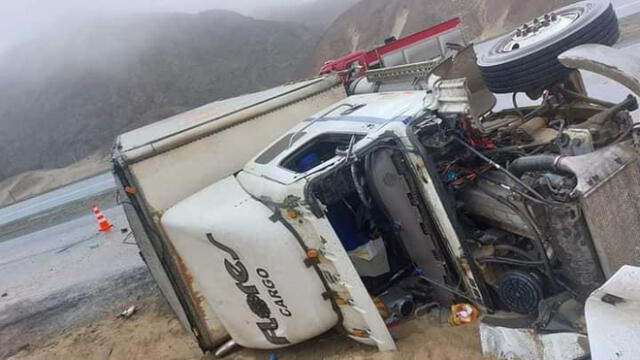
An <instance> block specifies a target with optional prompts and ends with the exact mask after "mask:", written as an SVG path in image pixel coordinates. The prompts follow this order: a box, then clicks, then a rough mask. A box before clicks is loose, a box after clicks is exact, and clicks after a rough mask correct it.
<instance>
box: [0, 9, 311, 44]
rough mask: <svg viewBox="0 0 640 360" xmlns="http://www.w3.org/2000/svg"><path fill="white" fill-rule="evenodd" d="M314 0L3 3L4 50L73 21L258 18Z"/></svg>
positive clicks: (1, 40) (1, 37) (0, 28)
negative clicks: (232, 14) (151, 15)
mask: <svg viewBox="0 0 640 360" xmlns="http://www.w3.org/2000/svg"><path fill="white" fill-rule="evenodd" d="M308 2H312V0H2V1H0V34H2V35H0V51H3V50H6V49H7V48H9V47H11V46H13V45H17V44H19V43H21V42H24V41H28V40H29V39H31V38H33V37H35V36H38V35H40V34H41V33H43V32H49V31H54V29H55V28H56V27H60V26H65V25H66V24H68V23H69V22H76V21H81V20H86V19H87V18H91V17H93V16H96V15H100V16H104V15H110V14H114V15H118V14H132V13H148V12H189V13H194V12H200V11H204V10H210V9H225V10H233V11H237V12H240V13H242V14H245V15H250V16H252V15H256V14H257V13H258V12H259V11H260V9H263V8H268V7H274V6H275V7H279V6H291V5H299V4H304V3H308Z"/></svg>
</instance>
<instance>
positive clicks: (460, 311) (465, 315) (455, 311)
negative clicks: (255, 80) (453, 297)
mask: <svg viewBox="0 0 640 360" xmlns="http://www.w3.org/2000/svg"><path fill="white" fill-rule="evenodd" d="M479 314H480V310H478V308H477V307H475V306H473V305H471V304H467V303H461V304H453V305H451V317H450V318H449V324H451V325H454V326H458V325H464V324H471V323H473V322H474V321H476V320H477V319H478V315H479Z"/></svg>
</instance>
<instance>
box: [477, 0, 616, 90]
mask: <svg viewBox="0 0 640 360" xmlns="http://www.w3.org/2000/svg"><path fill="white" fill-rule="evenodd" d="M543 23H546V24H548V25H547V26H540V24H543ZM524 26H527V27H528V28H529V29H535V28H536V27H538V30H537V31H533V32H531V33H529V34H525V35H522V34H523V33H524V29H525V28H524ZM518 33H519V35H518ZM619 36H620V30H619V27H618V18H617V16H616V14H615V11H614V10H613V6H612V5H611V4H610V3H609V2H605V1H601V0H587V1H582V2H578V3H575V4H572V5H569V6H566V7H563V8H561V9H558V10H555V11H553V12H552V13H549V14H547V15H545V16H542V17H540V18H537V19H536V20H535V23H534V22H533V21H532V22H530V23H528V24H526V25H523V26H522V27H519V28H518V29H516V30H514V31H512V32H510V33H508V34H505V35H501V36H498V37H496V38H493V39H491V40H488V41H485V42H483V43H480V44H477V45H475V51H476V54H477V58H478V60H477V63H478V67H479V68H480V72H481V73H482V77H483V78H484V80H485V83H486V84H487V87H488V88H489V90H491V91H493V92H494V93H512V92H528V93H539V92H540V90H543V89H546V88H548V87H550V86H552V85H554V84H556V83H558V82H560V81H563V80H565V79H566V77H567V74H568V73H569V69H567V68H565V67H564V66H563V65H562V64H560V62H559V61H558V55H560V54H561V53H563V52H564V51H566V50H568V49H571V48H573V47H576V46H578V45H582V44H590V43H593V44H603V45H613V44H615V43H616V41H618V37H619Z"/></svg>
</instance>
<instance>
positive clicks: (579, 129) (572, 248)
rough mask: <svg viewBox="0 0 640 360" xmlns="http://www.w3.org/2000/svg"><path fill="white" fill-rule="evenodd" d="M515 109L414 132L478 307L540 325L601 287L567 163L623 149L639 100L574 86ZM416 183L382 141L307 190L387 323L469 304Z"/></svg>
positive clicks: (399, 152)
mask: <svg viewBox="0 0 640 360" xmlns="http://www.w3.org/2000/svg"><path fill="white" fill-rule="evenodd" d="M514 105H515V106H514V108H513V109H510V110H505V111H502V112H498V113H488V114H485V115H484V116H483V117H482V118H480V119H472V118H471V117H470V116H468V115H466V114H460V113H438V112H432V113H428V114H426V115H425V116H423V117H422V118H421V119H418V120H417V121H414V122H413V123H412V124H410V125H409V126H410V127H411V129H410V131H411V132H413V134H414V135H415V137H416V139H418V141H419V145H418V146H420V147H422V148H423V149H424V150H425V152H426V154H428V157H429V159H428V162H430V163H431V164H432V166H433V167H434V169H435V171H437V173H438V174H437V178H438V179H439V181H440V182H441V185H442V186H443V188H444V189H445V194H444V197H445V199H443V201H445V202H447V203H448V204H449V205H450V207H451V208H452V209H454V211H455V217H456V218H457V219H456V222H457V224H459V226H460V229H459V230H460V232H461V233H462V234H464V239H463V241H464V243H465V249H466V251H465V252H466V254H465V257H466V260H467V261H470V262H472V263H473V269H474V271H475V272H476V274H475V276H476V277H477V278H478V279H480V281H481V282H482V288H483V289H484V292H485V294H483V295H484V298H485V301H484V303H483V304H479V305H481V306H483V307H484V308H485V309H486V310H487V311H488V312H495V311H505V312H510V313H517V314H521V315H523V316H525V317H527V318H529V319H530V320H531V321H534V320H535V321H536V324H537V325H536V326H538V327H539V328H545V327H547V326H551V325H549V323H550V319H549V317H548V316H547V315H548V314H549V311H550V310H549V309H552V308H554V307H556V308H557V307H558V306H560V304H562V303H564V302H566V300H567V299H573V300H574V301H575V302H576V303H578V304H579V303H581V302H582V301H584V299H586V297H587V296H588V295H589V294H590V293H591V292H592V291H593V290H594V289H596V288H597V287H599V286H600V285H601V284H602V283H603V282H604V280H605V276H604V274H603V271H602V269H601V266H600V263H599V260H598V256H597V254H596V250H595V249H594V245H593V241H592V238H591V233H590V230H589V227H588V226H587V223H586V221H585V218H584V216H583V214H582V212H581V208H580V203H579V202H580V199H579V198H578V196H577V194H576V187H577V184H578V179H577V177H576V175H575V174H574V173H573V172H572V169H571V167H570V166H567V165H566V162H567V160H568V159H571V158H573V157H576V156H579V155H584V154H589V153H593V152H595V151H598V150H601V149H604V148H606V147H608V146H611V145H615V144H620V143H623V142H629V140H630V139H631V138H632V137H635V136H636V135H635V125H634V122H633V120H632V118H631V116H630V113H629V112H630V111H633V110H635V109H637V107H638V105H637V102H636V99H635V98H634V97H633V96H630V97H629V98H627V99H626V100H624V101H623V102H621V103H619V104H609V103H605V102H602V101H599V100H595V99H590V98H588V97H586V96H584V95H580V94H578V93H577V92H573V91H569V90H567V91H555V92H549V91H547V92H545V94H544V96H543V100H542V104H541V105H539V106H535V107H527V108H518V107H517V104H514ZM342 142H343V143H344V140H343V141H342ZM342 146H343V148H342V149H341V150H338V151H342V154H343V155H344V154H345V152H346V153H347V155H348V149H346V147H345V145H344V144H342ZM337 148H338V149H340V147H339V146H337ZM420 181H421V180H420V177H419V175H418V174H417V173H416V169H415V168H414V167H413V165H412V164H411V162H410V161H409V160H408V157H407V150H406V148H403V146H401V144H400V143H399V142H398V140H393V139H388V140H384V141H380V142H377V143H376V144H375V145H374V146H371V148H370V149H368V150H367V151H366V152H365V153H362V154H358V157H357V158H355V157H354V158H353V159H352V160H351V161H347V162H345V163H344V164H343V165H342V166H338V167H336V168H335V169H333V170H331V171H329V172H327V173H326V174H323V175H322V176H320V177H318V178H316V179H314V180H313V181H312V183H311V184H310V188H311V193H312V194H313V197H314V198H315V199H317V200H318V201H319V202H320V203H322V205H323V206H324V207H325V209H326V215H327V218H328V220H329V222H330V223H331V225H332V227H333V228H334V230H335V232H336V234H337V235H338V237H339V238H340V240H341V242H342V244H343V246H344V247H345V250H347V251H348V253H349V255H350V258H351V260H352V262H353V263H354V266H355V267H356V269H357V271H358V273H359V274H360V276H361V279H362V281H363V283H364V284H365V286H366V288H367V290H368V291H369V293H370V295H371V296H372V297H373V298H374V302H375V303H376V305H377V306H378V305H379V310H380V312H381V315H382V316H383V318H384V319H385V321H386V322H387V323H388V324H390V323H393V322H395V321H399V320H401V319H403V318H406V317H408V316H411V315H412V314H414V313H415V312H416V311H418V310H420V309H424V308H428V307H431V306H435V305H436V304H440V305H445V306H448V305H450V304H451V303H454V302H456V301H465V302H474V298H473V297H472V296H471V294H469V292H468V291H466V290H465V289H464V286H463V285H462V284H463V282H462V277H463V276H465V275H463V274H462V271H460V268H459V264H456V262H457V261H458V259H456V258H455V257H454V256H453V255H452V253H451V251H450V249H449V248H448V244H447V241H446V240H445V239H444V237H443V235H442V234H441V233H440V231H439V229H438V227H437V226H436V225H435V222H434V218H433V214H432V212H431V211H430V208H429V204H428V203H426V202H425V198H424V196H423V193H422V190H421V186H420ZM577 306H580V305H577ZM543 309H545V310H544V311H543ZM545 316H547V318H546V319H545V318H544V317H545ZM536 319H537V320H536ZM571 326H573V327H574V328H572V329H573V330H575V327H576V326H578V327H580V326H581V325H576V324H573V325H571Z"/></svg>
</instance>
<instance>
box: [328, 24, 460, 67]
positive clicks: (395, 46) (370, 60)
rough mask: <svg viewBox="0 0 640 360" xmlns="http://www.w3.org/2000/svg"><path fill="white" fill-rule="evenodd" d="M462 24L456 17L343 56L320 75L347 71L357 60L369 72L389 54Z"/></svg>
mask: <svg viewBox="0 0 640 360" xmlns="http://www.w3.org/2000/svg"><path fill="white" fill-rule="evenodd" d="M461 23H462V19H460V18H459V17H456V18H453V19H451V20H448V21H445V22H443V23H440V24H438V25H436V26H432V27H430V28H427V29H424V30H421V31H418V32H416V33H413V34H411V35H408V36H405V37H403V38H400V39H398V40H395V41H392V42H390V43H388V44H385V45H382V46H379V47H377V48H375V49H373V50H369V51H363V50H360V51H355V52H352V53H350V54H347V55H344V56H341V57H339V58H337V59H334V60H328V61H325V63H324V64H323V65H322V68H321V69H320V74H325V73H328V72H334V71H335V72H339V71H344V70H347V69H348V68H349V66H350V65H351V64H352V63H353V62H354V61H356V60H358V61H359V62H360V65H361V66H363V67H364V69H363V70H368V68H369V67H370V66H371V65H374V64H376V63H377V62H379V61H380V59H381V58H382V56H384V55H386V54H388V53H391V52H394V51H397V50H400V49H402V48H404V47H407V46H409V45H412V44H415V43H417V42H420V41H422V40H425V39H428V38H431V37H434V36H436V35H440V34H442V33H445V32H447V31H449V30H452V29H455V28H456V27H458V25H460V24H461Z"/></svg>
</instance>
